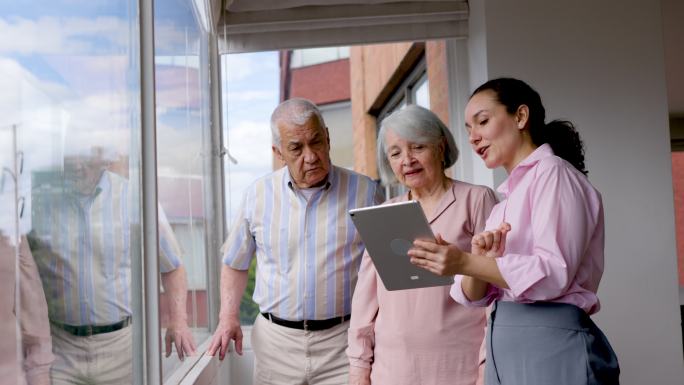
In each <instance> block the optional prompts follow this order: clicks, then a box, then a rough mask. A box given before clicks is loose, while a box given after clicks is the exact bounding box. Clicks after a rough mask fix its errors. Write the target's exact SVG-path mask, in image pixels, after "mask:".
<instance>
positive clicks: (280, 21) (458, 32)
mask: <svg viewBox="0 0 684 385" xmlns="http://www.w3.org/2000/svg"><path fill="white" fill-rule="evenodd" d="M208 1H211V2H221V1H222V2H223V6H222V8H223V14H222V15H221V21H220V23H219V27H218V32H219V35H220V36H221V37H222V39H221V40H222V44H221V51H222V52H224V53H225V52H231V53H233V52H245V51H256V50H272V49H279V48H301V47H315V46H322V45H328V46H330V45H351V44H359V43H366V42H371V41H372V42H386V41H397V40H416V39H436V38H445V37H465V36H467V33H468V31H467V18H468V1H467V0H208ZM660 3H661V7H662V14H663V42H664V48H665V70H666V77H667V84H668V103H669V111H670V113H671V114H675V115H679V116H684V49H682V47H684V23H682V22H681V20H684V1H682V0H661V1H660ZM226 35H227V36H229V37H230V38H229V39H225V36H226Z"/></svg>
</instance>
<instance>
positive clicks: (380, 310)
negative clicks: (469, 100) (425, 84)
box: [347, 106, 496, 385]
mask: <svg viewBox="0 0 684 385" xmlns="http://www.w3.org/2000/svg"><path fill="white" fill-rule="evenodd" d="M377 157H378V167H379V171H380V175H381V178H382V179H383V181H384V182H394V181H398V182H399V183H401V184H403V185H404V186H405V187H406V188H407V189H408V190H409V191H408V193H406V194H404V195H403V196H401V197H397V198H393V199H391V200H390V201H388V202H387V203H390V202H399V201H406V200H417V201H418V202H420V204H421V207H422V208H423V211H424V212H425V216H426V217H427V218H428V221H429V222H430V226H431V227H432V231H433V232H434V233H435V236H436V237H437V239H438V241H439V242H444V241H446V242H448V243H451V244H456V245H458V246H459V247H461V248H464V249H468V250H469V249H470V242H471V238H472V237H473V235H474V234H477V233H479V232H480V231H482V229H483V228H484V225H485V219H486V218H487V216H488V215H489V212H490V210H491V209H492V207H493V206H494V205H495V204H496V198H495V195H494V192H493V191H492V190H491V189H489V188H486V187H482V186H474V185H471V184H468V183H464V182H460V181H456V180H453V179H450V178H449V177H447V176H446V175H445V172H444V171H445V169H446V168H448V167H450V166H451V165H453V164H454V163H455V162H456V158H457V157H458V149H457V148H456V145H455V144H454V139H453V137H452V135H451V133H450V132H449V131H448V129H447V128H446V126H445V125H444V123H442V122H441V121H440V119H439V118H438V117H437V116H436V115H435V114H434V113H432V112H430V111H429V110H426V109H424V108H422V107H418V106H409V107H407V108H405V109H403V110H399V111H396V112H394V113H392V114H391V115H390V116H388V117H387V118H385V119H384V120H383V121H382V125H381V128H380V133H379V135H378V148H377ZM351 314H352V317H351V324H350V329H349V347H348V348H347V356H348V357H349V360H350V364H351V367H350V377H349V382H350V384H354V385H360V384H370V383H373V384H393V385H401V384H411V385H413V384H421V385H431V384H435V385H438V384H450V385H466V384H467V385H473V384H475V383H476V381H477V379H478V372H479V371H478V356H479V350H480V346H481V344H482V341H483V337H484V328H485V312H484V309H472V308H465V307H463V306H461V305H459V304H457V303H456V302H455V301H453V300H452V299H451V298H450V297H449V286H441V287H429V288H422V289H413V290H400V291H391V292H390V291H387V290H386V289H385V287H384V286H383V285H382V282H381V281H380V280H379V278H378V275H377V273H376V271H375V267H374V266H373V262H372V261H371V259H370V258H369V256H368V255H367V254H366V255H365V256H364V257H363V260H362V262H361V270H360V272H359V278H358V282H357V284H356V289H355V292H354V297H353V300H352V312H351Z"/></svg>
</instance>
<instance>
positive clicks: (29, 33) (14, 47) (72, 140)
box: [0, 1, 142, 384]
mask: <svg viewBox="0 0 684 385" xmlns="http://www.w3.org/2000/svg"><path fill="white" fill-rule="evenodd" d="M0 8H1V10H0V15H1V16H0V39H4V40H3V44H2V50H1V51H0V55H1V56H0V87H2V89H3V93H2V94H1V96H0V98H1V99H2V100H1V101H0V126H7V125H16V126H17V127H19V130H18V138H17V139H18V149H19V151H21V152H23V163H24V172H23V174H22V175H21V176H20V177H19V178H18V186H19V194H20V195H21V196H23V197H24V199H23V201H21V202H22V203H23V205H24V215H23V216H22V217H21V218H19V227H20V233H21V234H22V235H25V236H26V237H23V238H22V239H28V242H22V244H21V246H22V247H24V246H25V245H28V246H30V250H29V249H28V248H24V249H22V250H25V253H22V257H23V256H24V254H25V255H26V256H28V257H32V258H33V259H34V260H35V266H37V271H38V272H39V274H40V281H42V290H40V289H34V290H32V291H31V293H33V294H37V293H40V294H41V295H44V298H45V303H46V309H47V314H46V315H45V316H44V317H43V321H44V328H43V332H44V333H50V334H51V336H52V338H51V340H52V353H53V354H54V362H52V366H51V372H50V376H51V377H52V382H53V383H55V384H59V383H117V384H121V383H127V384H128V383H132V364H131V357H132V356H133V351H134V350H135V349H141V348H142V347H141V346H138V345H136V346H134V345H133V343H132V337H131V334H132V331H131V329H132V327H131V324H132V323H134V322H139V321H140V318H139V316H140V315H139V314H133V311H132V308H133V306H132V302H133V301H134V299H135V298H136V297H137V296H139V294H137V293H132V291H131V278H132V276H133V275H134V274H140V271H139V269H138V267H136V266H134V265H133V264H132V261H133V260H134V259H135V258H134V257H137V258H139V257H140V249H139V247H136V244H135V243H134V242H133V239H132V234H135V232H134V231H132V230H131V228H132V226H133V225H134V224H135V223H139V221H140V219H139V213H140V210H139V207H138V204H137V202H139V193H138V192H139V186H137V184H136V181H137V178H135V177H133V178H131V181H133V182H132V183H130V182H129V180H128V179H129V175H133V176H135V175H139V173H138V169H137V167H138V164H139V162H138V161H137V159H138V156H137V147H136V145H135V142H134V140H135V139H136V138H138V137H139V136H140V131H139V130H140V126H139V116H140V112H139V105H140V102H139V98H138V95H139V84H138V81H139V77H140V75H139V74H140V71H139V64H138V52H137V47H138V44H137V39H138V36H139V34H138V29H137V25H138V24H137V13H136V12H137V11H136V10H137V1H123V2H80V3H78V4H75V3H74V2H73V1H54V2H50V3H46V2H40V1H22V2H3V4H2V5H1V6H0ZM3 143H4V142H3ZM4 161H5V159H3V165H4V163H5V162H4ZM129 164H130V169H129ZM29 214H30V215H29ZM2 224H3V232H4V224H5V221H4V217H3V221H2ZM3 250H4V249H3ZM27 260H29V259H27ZM26 282H27V283H28V282H30V281H29V280H26ZM36 282H37V281H36ZM36 302H39V301H38V300H36ZM36 314H38V313H36ZM18 315H19V316H20V317H22V318H24V319H22V320H20V322H26V321H29V320H30V319H29V318H27V317H28V316H29V315H30V312H29V311H26V312H21V313H18ZM48 318H49V323H48ZM3 346H4V345H3ZM48 353H49V352H48ZM50 357H52V356H50ZM3 358H4V357H3ZM50 360H51V358H50ZM3 363H4V359H3ZM25 363H26V364H28V365H32V363H33V360H32V359H26V361H25Z"/></svg>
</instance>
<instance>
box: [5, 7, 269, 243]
mask: <svg viewBox="0 0 684 385" xmlns="http://www.w3.org/2000/svg"><path fill="white" fill-rule="evenodd" d="M189 4H190V1H189V0H158V1H156V5H157V7H156V11H155V17H156V21H155V45H156V55H157V56H156V61H157V74H156V81H157V114H158V121H157V131H158V166H159V171H158V172H159V175H166V176H192V177H196V176H198V175H201V174H202V159H201V157H202V156H203V155H202V151H201V146H202V135H201V125H202V124H206V122H207V121H208V116H207V110H206V109H205V108H203V106H206V99H203V97H204V96H203V93H204V92H205V87H206V85H204V84H201V80H200V73H199V65H200V64H199V63H200V60H199V59H198V52H199V48H198V47H199V46H200V39H199V36H200V27H199V25H198V24H197V22H196V20H195V19H194V15H193V11H192V9H191V7H190V6H189ZM136 12H137V1H109V0H89V1H76V0H61V1H52V2H47V1H37V0H25V1H16V2H13V1H2V2H0V89H2V90H3V92H1V93H0V165H1V166H2V167H3V168H11V166H12V159H13V154H12V147H11V144H12V135H11V127H12V126H13V125H16V127H17V143H18V147H19V150H21V151H22V152H23V158H24V166H25V167H24V173H23V174H22V175H21V176H20V177H19V185H20V195H23V196H27V197H30V194H31V192H30V191H31V173H32V172H34V171H36V170H45V169H54V168H60V167H61V163H62V159H63V158H64V156H66V155H68V154H71V153H83V152H84V151H86V152H87V151H88V150H89V149H90V148H92V147H93V146H100V147H105V148H106V149H107V150H108V151H109V152H110V153H113V154H116V155H121V156H128V155H129V154H131V152H132V151H131V148H133V147H132V146H134V143H133V142H132V140H133V139H134V138H135V136H139V129H140V123H139V122H140V111H139V90H140V86H139V74H140V72H139V71H140V69H139V58H138V46H137V44H138V43H137V39H138V30H137V28H138V26H137V19H136ZM222 64H223V67H224V68H222V75H223V76H224V85H223V86H224V87H223V106H224V111H223V118H224V137H225V138H226V142H227V143H226V145H227V147H228V150H229V152H230V154H231V156H232V157H233V158H234V159H235V160H236V161H237V164H232V163H230V164H227V165H226V172H227V174H226V184H227V187H228V188H229V189H228V202H227V207H229V208H232V211H235V208H236V207H237V206H238V205H239V202H240V197H241V195H242V192H243V191H244V189H245V188H246V187H247V185H248V184H249V183H251V181H253V180H254V179H255V178H256V177H258V176H261V175H264V174H266V173H268V172H269V171H270V170H271V167H272V155H271V149H270V128H269V117H270V113H271V111H272V110H273V108H275V106H276V105H277V102H278V55H277V53H275V52H264V53H255V54H240V55H230V56H225V57H224V58H223V60H222ZM76 138H78V140H76ZM3 175H5V176H4V179H5V182H4V186H2V187H3V189H2V191H0V203H2V204H1V205H0V231H2V232H3V233H11V232H13V230H12V227H13V226H12V223H13V220H12V219H13V212H12V210H11V208H12V207H13V204H12V202H13V200H14V194H13V187H12V183H11V182H10V181H9V179H8V178H10V179H11V176H10V174H9V170H4V171H3ZM27 203H28V205H27V209H28V212H29V213H30V198H29V199H27ZM232 211H231V212H229V213H228V214H229V215H231V214H232ZM26 217H30V215H28V216H27V215H25V218H24V222H26V223H25V225H24V226H23V227H24V229H26V227H30V218H26Z"/></svg>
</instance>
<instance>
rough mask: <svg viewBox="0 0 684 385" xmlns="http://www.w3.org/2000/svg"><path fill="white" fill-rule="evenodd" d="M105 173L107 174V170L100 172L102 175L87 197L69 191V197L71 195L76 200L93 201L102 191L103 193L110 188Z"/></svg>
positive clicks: (109, 182)
mask: <svg viewBox="0 0 684 385" xmlns="http://www.w3.org/2000/svg"><path fill="white" fill-rule="evenodd" d="M107 173H108V171H107V170H105V171H103V172H102V174H101V175H100V180H99V181H98V182H97V185H95V188H94V189H93V192H92V193H90V194H88V195H84V194H80V193H78V192H77V191H74V190H71V191H69V195H71V196H72V197H74V198H78V199H87V200H93V199H95V198H96V197H97V196H98V195H100V193H101V192H102V191H105V190H107V189H109V188H110V187H111V181H110V180H109V178H107Z"/></svg>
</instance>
